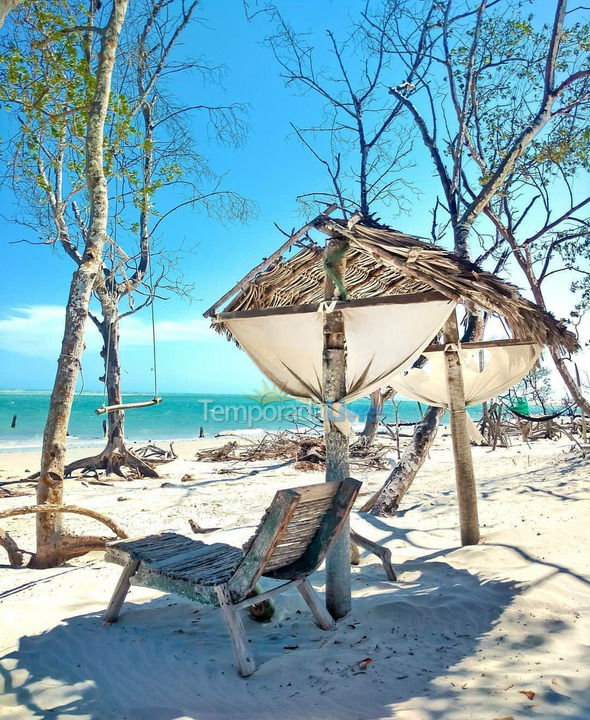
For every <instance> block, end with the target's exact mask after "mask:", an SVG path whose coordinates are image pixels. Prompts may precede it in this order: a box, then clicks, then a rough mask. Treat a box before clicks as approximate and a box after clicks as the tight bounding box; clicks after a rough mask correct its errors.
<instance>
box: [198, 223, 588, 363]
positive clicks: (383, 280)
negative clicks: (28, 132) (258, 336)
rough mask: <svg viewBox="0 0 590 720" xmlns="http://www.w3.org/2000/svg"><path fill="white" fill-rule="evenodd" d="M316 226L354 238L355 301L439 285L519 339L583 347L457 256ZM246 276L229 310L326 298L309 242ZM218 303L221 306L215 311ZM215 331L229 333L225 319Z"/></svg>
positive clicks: (369, 228)
mask: <svg viewBox="0 0 590 720" xmlns="http://www.w3.org/2000/svg"><path fill="white" fill-rule="evenodd" d="M310 225H312V226H313V227H315V228H317V229H318V230H321V231H322V232H324V233H326V234H327V235H330V236H332V237H339V238H345V239H346V240H348V242H349V250H348V253H347V262H346V275H345V278H344V284H345V287H346V290H347V294H348V299H349V300H356V299H361V298H373V297H380V296H384V295H398V294H404V295H405V294H413V293H418V294H419V293H426V292H432V291H433V290H435V291H437V292H439V293H440V294H441V295H444V296H445V297H447V298H449V299H452V300H455V301H456V302H461V303H464V304H465V305H467V306H469V307H472V308H482V309H484V310H487V311H488V312H492V313H495V314H498V315H501V316H503V317H504V318H505V320H506V323H507V324H508V326H509V327H510V330H511V331H512V333H513V335H514V337H515V339H519V340H524V339H526V340H529V339H530V340H534V341H535V342H539V343H541V344H548V345H552V346H554V347H558V348H560V349H561V350H565V351H568V352H572V351H575V350H576V349H578V342H577V340H576V338H575V336H574V335H573V333H571V332H569V331H568V330H567V329H566V328H565V327H564V325H563V324H562V323H560V322H558V321H557V320H556V319H555V318H554V317H553V315H551V314H550V313H548V312H545V311H543V310H542V309H541V308H539V307H538V306H537V305H535V304H534V303H531V302H530V301H528V300H526V299H525V298H523V297H522V296H521V295H520V293H519V292H518V290H517V289H516V287H515V286H514V285H511V284H510V283H507V282H505V281H503V280H500V279H499V278H498V277H496V276H495V275H492V274H491V273H489V272H485V271H483V270H481V269H480V268H478V267H477V266H476V265H474V264H473V263H470V262H468V261H466V260H463V259H461V258H460V257H458V256H457V255H455V254H454V253H451V252H448V251H446V250H443V249H442V248H440V247H438V246H436V245H432V244H430V243H426V242H424V241H422V240H420V239H418V238H417V237H414V236H411V235H406V234H404V233H401V232H398V231H397V230H392V229H390V228H387V227H383V226H373V225H369V224H365V223H363V222H356V223H355V224H352V223H347V222H346V221H345V220H335V219H332V218H330V217H327V216H320V217H319V218H317V219H316V220H315V221H314V222H313V223H312V224H310ZM246 277H247V279H246V281H245V282H242V283H241V284H240V286H239V287H238V288H236V294H235V295H233V298H232V299H231V300H230V302H229V303H228V304H227V305H226V307H225V308H223V311H224V312H242V311H248V310H261V309H266V308H279V307H288V306H291V305H304V304H308V303H316V302H320V301H321V300H322V299H323V296H324V266H323V248H322V247H320V246H318V245H316V244H308V245H306V246H304V247H302V248H301V249H300V250H298V251H297V252H296V253H295V254H293V255H292V256H290V257H285V256H284V255H283V256H281V257H280V258H278V259H272V260H270V261H269V264H268V265H267V266H266V267H264V268H263V269H262V270H261V271H260V272H258V273H257V274H256V275H255V276H254V277H248V276H246ZM215 308H217V305H215V306H213V308H212V309H211V310H214V309H215ZM208 314H213V313H212V312H211V311H209V312H208ZM217 329H218V330H219V331H224V330H225V331H226V332H228V331H227V328H225V327H224V326H223V324H222V323H220V324H217ZM228 334H229V333H228Z"/></svg>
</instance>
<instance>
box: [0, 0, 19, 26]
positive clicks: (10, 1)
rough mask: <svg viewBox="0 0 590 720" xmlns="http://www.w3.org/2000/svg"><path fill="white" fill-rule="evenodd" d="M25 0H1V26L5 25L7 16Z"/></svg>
mask: <svg viewBox="0 0 590 720" xmlns="http://www.w3.org/2000/svg"><path fill="white" fill-rule="evenodd" d="M22 2H23V0H0V28H1V27H2V26H3V25H4V22H5V20H6V16H7V15H8V13H9V12H10V11H11V10H12V8H15V7H16V6H17V5H21V4H22Z"/></svg>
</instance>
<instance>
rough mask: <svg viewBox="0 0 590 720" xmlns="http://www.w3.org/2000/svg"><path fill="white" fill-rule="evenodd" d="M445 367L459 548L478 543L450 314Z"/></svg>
mask: <svg viewBox="0 0 590 720" xmlns="http://www.w3.org/2000/svg"><path fill="white" fill-rule="evenodd" d="M444 337H445V344H446V346H447V347H446V348H445V363H446V370H447V387H448V394H449V416H450V421H451V436H452V440H453V457H454V460H455V480H456V483H457V500H458V503H459V522H460V525H461V544H462V545H477V543H478V542H479V519H478V516H477V491H476V487H475V473H474V471H473V458H472V456H471V444H470V440H469V434H468V432H467V411H466V409H465V387H464V385H463V371H462V370H461V358H460V357H459V353H458V352H457V349H456V348H457V347H458V343H459V330H458V327H457V316H456V315H455V313H454V312H453V313H452V314H451V317H450V318H449V319H448V320H447V322H446V324H445V327H444Z"/></svg>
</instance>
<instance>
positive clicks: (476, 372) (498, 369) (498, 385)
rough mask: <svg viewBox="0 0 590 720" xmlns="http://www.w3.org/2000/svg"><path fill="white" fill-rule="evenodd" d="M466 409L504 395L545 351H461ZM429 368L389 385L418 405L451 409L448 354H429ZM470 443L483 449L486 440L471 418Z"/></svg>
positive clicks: (513, 347) (514, 348)
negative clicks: (448, 386) (446, 358)
mask: <svg viewBox="0 0 590 720" xmlns="http://www.w3.org/2000/svg"><path fill="white" fill-rule="evenodd" d="M458 352H459V357H460V360H461V369H462V371H463V385H464V387H465V405H466V406H469V405H478V404H479V403H482V402H486V400H490V399H491V398H493V397H496V396H497V395H501V394H502V393H504V392H506V390H508V389H509V388H511V387H513V386H514V385H516V383H517V382H519V381H520V380H522V378H523V377H524V376H525V375H526V374H527V373H528V372H529V371H530V370H531V368H532V367H533V366H534V365H535V363H536V362H537V360H538V358H539V354H540V352H541V347H540V346H539V345H535V344H527V345H511V346H502V347H489V348H487V349H486V350H466V349H464V348H459V351H458ZM424 355H425V356H426V357H427V358H428V365H426V367H424V368H412V369H411V370H408V371H407V372H406V373H404V374H402V375H398V376H397V377H396V378H393V380H392V381H391V382H390V383H389V384H390V386H391V387H393V388H394V389H395V390H396V391H397V392H399V393H401V394H402V395H405V396H406V397H409V398H411V399H412V400H417V401H418V402H423V403H426V404H427V405H434V406H435V407H448V405H449V394H448V389H447V375H446V367H445V356H444V350H437V351H435V352H427V353H424ZM467 431H468V432H469V437H470V439H471V440H472V441H473V442H475V443H477V444H478V445H481V443H482V442H483V440H484V438H483V437H482V434H481V433H480V432H479V430H478V429H477V427H476V425H475V423H474V422H473V420H472V419H471V418H470V417H469V415H467Z"/></svg>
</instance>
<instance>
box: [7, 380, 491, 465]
mask: <svg viewBox="0 0 590 720" xmlns="http://www.w3.org/2000/svg"><path fill="white" fill-rule="evenodd" d="M149 399H150V395H149V394H130V395H126V396H125V401H126V402H138V401H142V400H149ZM48 403H49V391H26V392H24V391H16V390H15V391H0V451H10V450H20V449H25V448H29V449H34V448H38V447H40V445H41V441H42V436H43V427H44V425H45V418H46V415H47V407H48ZM102 403H103V398H102V394H100V393H83V394H81V395H78V396H77V397H76V400H75V402H74V406H73V409H72V415H71V419H70V426H69V434H70V436H71V438H70V444H71V445H100V444H101V443H102V438H103V421H104V419H105V415H100V416H99V415H96V413H95V410H96V408H98V407H101V406H102ZM369 410H370V404H369V400H368V399H362V400H357V401H355V402H353V403H351V404H350V406H349V408H348V411H349V413H350V414H351V415H350V419H351V420H352V422H353V424H354V425H355V426H356V424H357V423H358V424H362V423H364V421H365V418H366V414H367V412H369ZM469 411H470V413H471V414H472V415H473V416H474V417H479V415H480V409H479V408H478V407H474V408H469ZM385 413H386V418H387V419H388V420H389V421H391V422H394V421H395V408H394V406H393V405H392V403H391V402H389V403H387V405H386V408H385ZM398 413H399V414H398V418H399V420H400V421H401V422H415V421H417V420H419V419H420V409H419V407H418V404H417V403H415V402H413V401H410V400H402V401H401V402H399V403H398ZM319 414H320V411H319V408H317V407H313V406H308V405H304V404H302V403H298V402H296V401H294V400H291V399H286V400H283V401H275V402H267V403H266V404H262V403H261V402H260V400H258V399H256V398H251V397H248V396H247V395H215V394H206V393H200V394H196V393H195V394H180V393H170V394H164V395H163V402H162V404H161V405H157V406H154V407H149V408H142V409H136V410H129V411H127V413H126V419H125V429H126V435H127V437H128V438H129V440H131V441H147V440H167V441H169V440H177V439H178V440H180V439H183V438H194V437H198V435H199V429H200V428H201V427H202V428H203V430H204V432H205V435H207V436H213V435H216V434H217V433H220V432H231V431H240V432H241V433H247V432H252V433H254V432H256V431H259V430H260V429H263V430H264V429H268V430H277V429H280V428H293V427H295V426H298V427H305V426H306V425H308V424H309V423H310V422H313V417H314V416H315V417H318V418H319ZM15 415H16V422H15V427H11V425H12V421H13V418H14V416H15ZM310 416H311V417H310Z"/></svg>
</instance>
